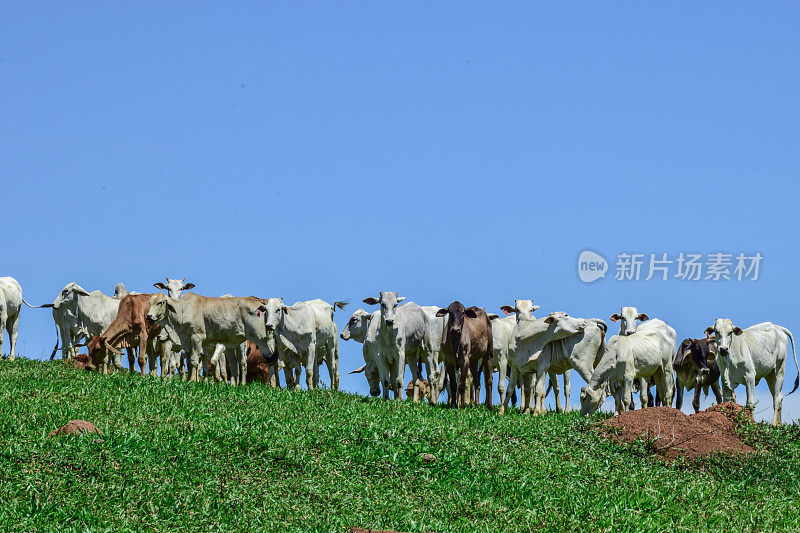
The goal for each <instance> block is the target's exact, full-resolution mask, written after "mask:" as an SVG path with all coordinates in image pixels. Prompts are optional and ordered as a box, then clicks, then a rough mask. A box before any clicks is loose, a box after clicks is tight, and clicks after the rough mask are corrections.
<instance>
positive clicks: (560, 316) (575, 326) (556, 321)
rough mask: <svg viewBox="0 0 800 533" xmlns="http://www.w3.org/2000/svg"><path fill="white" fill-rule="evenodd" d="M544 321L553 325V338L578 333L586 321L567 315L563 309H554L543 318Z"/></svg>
mask: <svg viewBox="0 0 800 533" xmlns="http://www.w3.org/2000/svg"><path fill="white" fill-rule="evenodd" d="M544 321H545V323H547V324H551V325H552V326H553V330H552V334H553V338H554V339H558V338H564V337H569V336H570V335H575V334H576V333H580V332H581V331H583V330H584V329H585V328H586V321H585V320H583V319H581V318H575V317H571V316H569V315H568V314H567V313H565V312H564V311H555V312H553V313H550V316H548V317H547V318H545V319H544Z"/></svg>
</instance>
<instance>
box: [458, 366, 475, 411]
mask: <svg viewBox="0 0 800 533" xmlns="http://www.w3.org/2000/svg"><path fill="white" fill-rule="evenodd" d="M469 377H470V376H469V356H467V355H464V357H463V363H462V365H461V376H459V379H458V400H459V403H458V405H459V406H460V407H461V408H462V409H463V408H464V407H466V406H467V402H468V401H469V398H467V395H468V394H469V390H468V389H467V379H468V378H469ZM469 388H470V389H471V388H472V387H471V385H470V387H469Z"/></svg>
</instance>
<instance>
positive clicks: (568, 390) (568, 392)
mask: <svg viewBox="0 0 800 533" xmlns="http://www.w3.org/2000/svg"><path fill="white" fill-rule="evenodd" d="M570 372H571V370H570V369H567V371H566V372H564V374H563V375H562V376H563V377H562V379H563V380H564V412H565V413H569V397H570V395H571V394H572V382H571V381H570V377H569V374H570Z"/></svg>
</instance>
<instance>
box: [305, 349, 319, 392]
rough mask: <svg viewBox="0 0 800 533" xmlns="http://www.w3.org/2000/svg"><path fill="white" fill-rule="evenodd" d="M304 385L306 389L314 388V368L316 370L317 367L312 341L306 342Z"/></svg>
mask: <svg viewBox="0 0 800 533" xmlns="http://www.w3.org/2000/svg"><path fill="white" fill-rule="evenodd" d="M305 356H306V387H307V388H308V390H314V383H316V381H315V377H314V375H315V370H317V371H318V367H317V346H316V344H315V343H314V341H311V342H310V343H309V344H308V347H307V349H306V353H305Z"/></svg>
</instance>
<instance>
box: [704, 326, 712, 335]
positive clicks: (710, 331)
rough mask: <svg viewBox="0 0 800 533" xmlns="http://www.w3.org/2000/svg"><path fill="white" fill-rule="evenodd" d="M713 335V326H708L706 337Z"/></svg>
mask: <svg viewBox="0 0 800 533" xmlns="http://www.w3.org/2000/svg"><path fill="white" fill-rule="evenodd" d="M713 334H714V328H712V327H711V326H708V327H707V328H706V337H710V336H711V335H713Z"/></svg>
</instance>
